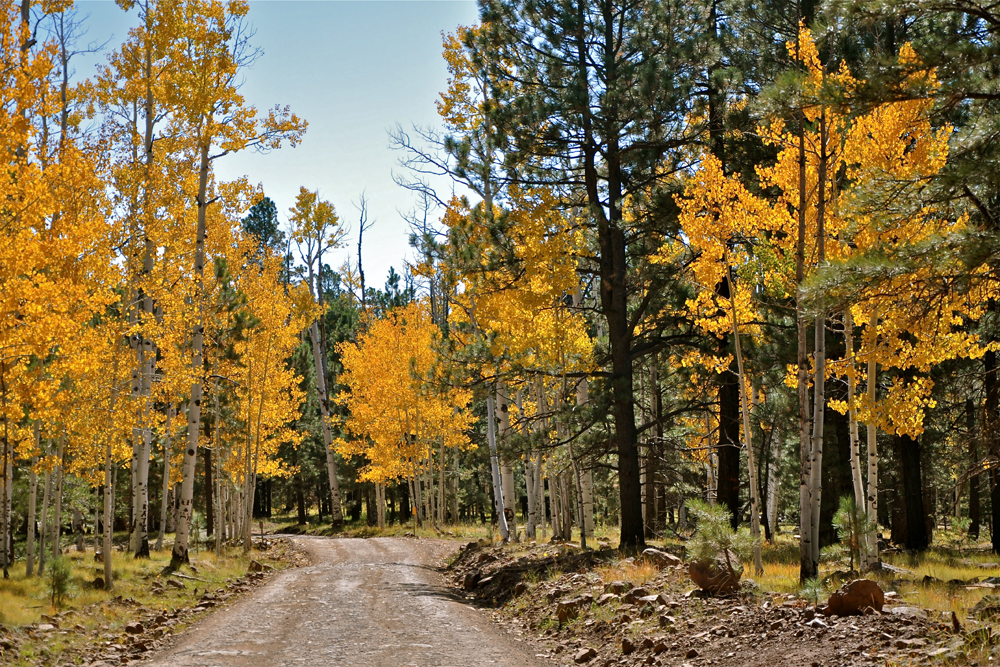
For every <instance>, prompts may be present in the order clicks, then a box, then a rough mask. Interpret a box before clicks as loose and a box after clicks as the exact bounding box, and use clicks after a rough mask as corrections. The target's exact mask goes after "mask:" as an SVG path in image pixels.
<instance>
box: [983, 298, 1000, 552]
mask: <svg viewBox="0 0 1000 667" xmlns="http://www.w3.org/2000/svg"><path fill="white" fill-rule="evenodd" d="M996 309H997V307H996V301H994V300H993V299H990V301H989V303H988V304H987V310H989V311H996ZM983 371H984V373H983V389H984V391H985V393H986V404H985V406H984V409H983V426H982V439H983V443H984V444H985V445H986V451H987V452H988V453H989V454H990V455H991V456H997V455H998V454H1000V451H998V450H1000V447H998V440H997V433H996V424H997V399H998V398H1000V383H998V382H997V353H996V352H994V351H993V350H989V351H987V352H986V354H984V355H983ZM997 481H998V476H997V470H996V468H991V469H990V512H991V517H990V525H991V527H992V530H991V533H992V535H991V541H992V546H993V552H994V553H997V554H1000V486H998V484H997Z"/></svg>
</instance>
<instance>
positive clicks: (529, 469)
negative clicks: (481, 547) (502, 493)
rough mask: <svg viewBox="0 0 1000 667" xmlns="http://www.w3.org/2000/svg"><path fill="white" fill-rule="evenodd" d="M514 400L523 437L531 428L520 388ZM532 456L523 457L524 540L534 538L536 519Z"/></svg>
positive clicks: (532, 454) (531, 454) (528, 434)
mask: <svg viewBox="0 0 1000 667" xmlns="http://www.w3.org/2000/svg"><path fill="white" fill-rule="evenodd" d="M514 402H515V403H516V404H517V414H518V416H519V417H520V418H521V420H522V424H523V426H522V428H523V429H524V435H525V437H527V436H530V435H531V428H530V427H529V426H528V420H527V419H525V418H524V400H523V396H522V392H521V390H520V389H518V390H517V393H516V394H515V395H514ZM533 457H534V452H532V451H529V452H528V453H527V455H526V456H525V457H524V491H525V494H526V495H527V497H528V520H527V522H526V523H525V525H524V539H526V540H533V539H535V535H536V531H535V527H536V525H537V521H538V514H537V510H536V505H535V476H534V472H535V468H534V463H533V461H532V459H533Z"/></svg>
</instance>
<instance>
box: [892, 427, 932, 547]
mask: <svg viewBox="0 0 1000 667" xmlns="http://www.w3.org/2000/svg"><path fill="white" fill-rule="evenodd" d="M896 448H897V449H896V452H897V454H898V456H899V464H900V465H899V469H900V474H901V475H902V478H903V499H902V500H903V506H904V508H905V512H906V541H905V546H906V548H907V549H911V550H914V551H926V550H927V547H928V546H930V540H929V536H928V534H927V521H926V515H925V513H924V489H923V484H922V483H921V479H922V477H921V467H920V441H919V440H918V439H917V438H914V437H912V436H910V435H897V436H896Z"/></svg>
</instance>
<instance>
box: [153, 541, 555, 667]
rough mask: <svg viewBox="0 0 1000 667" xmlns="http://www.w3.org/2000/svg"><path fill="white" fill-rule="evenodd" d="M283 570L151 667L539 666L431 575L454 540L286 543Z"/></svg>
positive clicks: (190, 634) (529, 652)
mask: <svg viewBox="0 0 1000 667" xmlns="http://www.w3.org/2000/svg"><path fill="white" fill-rule="evenodd" d="M295 541H296V543H297V544H298V545H299V546H301V547H302V548H304V549H306V550H307V551H308V552H309V554H310V555H311V557H312V559H313V565H311V566H309V567H301V568H297V569H291V570H286V571H284V572H281V573H279V574H278V575H277V576H275V577H274V578H273V579H272V580H271V581H270V582H269V583H268V584H267V585H266V586H264V587H263V588H260V589H258V590H256V591H254V592H253V593H251V594H250V595H249V596H248V597H247V598H245V599H243V600H241V601H240V602H238V603H236V604H234V605H233V606H232V607H230V608H228V609H225V610H222V611H219V612H218V613H215V614H212V615H211V616H210V617H209V618H207V619H205V620H204V621H202V622H200V623H198V624H197V625H196V626H195V627H193V628H192V629H190V630H189V631H188V632H186V633H184V634H183V635H181V636H180V637H179V638H178V640H177V642H176V643H175V644H174V645H173V646H172V647H170V648H168V649H165V650H164V651H162V652H160V653H159V654H157V655H155V656H153V659H152V661H151V662H149V663H146V664H147V665H150V664H151V665H153V666H154V667H168V666H169V667H224V666H225V667H228V666H230V665H232V666H235V665H240V666H241V667H283V666H285V665H289V666H291V665H306V666H310V667H311V666H313V665H317V666H319V665H331V666H332V665H344V666H353V665H359V666H382V665H385V666H386V667H389V666H392V667H396V666H397V665H400V666H402V665H419V666H421V667H429V666H445V665H454V666H456V667H458V666H463V667H464V666H473V665H475V666H478V665H502V666H504V667H541V666H542V665H551V664H552V663H550V662H547V661H545V660H543V659H542V658H536V657H534V653H533V651H532V650H531V648H530V647H529V646H528V645H526V644H520V643H518V642H516V641H515V640H514V639H512V638H511V637H509V636H507V635H505V634H503V633H502V632H501V631H499V630H497V629H496V628H495V627H494V626H493V625H492V624H491V623H490V620H489V617H488V616H487V615H486V613H485V612H483V611H479V610H477V609H475V608H473V607H469V606H468V605H466V604H463V603H462V602H461V601H459V600H458V599H456V598H455V597H454V596H453V593H452V590H451V589H449V588H448V587H447V586H446V585H445V582H444V581H443V579H442V577H441V576H440V575H439V574H438V572H437V571H436V569H435V568H436V566H438V565H440V564H441V559H442V558H444V557H445V556H447V555H448V554H449V553H450V552H451V551H453V550H454V548H455V545H454V543H447V542H441V541H434V540H423V539H421V540H415V539H407V538H375V539H326V538H313V537H296V538H295Z"/></svg>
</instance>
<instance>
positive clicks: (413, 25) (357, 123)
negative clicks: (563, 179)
mask: <svg viewBox="0 0 1000 667" xmlns="http://www.w3.org/2000/svg"><path fill="white" fill-rule="evenodd" d="M78 6H79V8H80V11H81V13H82V14H90V19H89V20H88V21H87V25H88V27H89V32H88V34H87V36H86V40H87V41H96V42H104V41H105V40H109V39H110V40H111V41H110V43H109V44H108V46H107V49H108V50H110V49H112V48H115V47H117V45H118V44H120V42H121V41H122V39H123V38H124V37H125V35H126V33H127V31H128V28H129V26H130V25H131V24H132V22H133V21H134V20H135V12H134V11H133V12H130V13H129V14H128V15H126V14H125V13H124V12H122V11H121V10H120V9H119V8H118V6H117V5H116V4H115V3H114V2H111V1H110V0H85V1H83V2H80V3H79V4H78ZM249 18H250V20H251V22H252V23H253V25H254V27H255V29H256V31H257V32H256V36H255V38H254V40H253V41H254V43H255V44H256V45H257V46H259V47H260V48H261V49H263V51H264V55H263V57H262V58H260V59H259V60H258V61H257V62H256V63H255V64H254V66H253V68H252V69H251V70H248V71H247V74H246V83H245V85H244V87H243V90H242V92H243V94H244V95H245V97H246V98H247V101H248V102H250V103H251V104H253V105H255V106H257V107H258V108H259V109H266V108H267V107H269V106H273V105H274V104H281V105H285V104H288V105H290V106H291V108H292V110H293V111H294V112H295V113H297V114H298V115H299V116H301V117H302V118H304V119H306V120H307V121H308V122H309V130H308V132H307V133H306V136H305V139H304V141H303V142H302V143H301V144H299V145H298V146H297V147H296V148H282V149H281V150H279V151H275V152H272V153H269V154H267V155H258V154H252V153H247V154H242V155H234V156H227V157H225V158H222V159H221V160H218V161H217V162H216V172H217V174H218V175H219V176H220V177H221V178H232V177H235V176H240V175H244V174H245V175H247V176H249V178H250V180H251V182H260V183H261V184H262V185H263V187H264V192H265V193H266V194H267V195H268V196H269V197H271V198H272V199H273V200H274V201H275V203H276V204H277V205H278V211H279V213H280V214H281V218H282V221H283V222H285V221H287V215H286V212H287V210H288V208H289V207H290V206H291V205H292V203H293V202H294V200H295V195H296V194H297V193H298V190H299V187H300V186H306V187H307V188H309V189H311V190H315V189H317V188H319V190H320V195H321V196H322V197H323V198H324V199H329V200H330V201H332V202H333V203H334V204H335V205H336V207H337V210H338V212H339V213H340V214H341V217H342V218H343V219H345V220H346V221H347V222H349V223H350V225H351V235H350V237H349V238H348V243H350V244H351V245H356V243H357V237H356V235H355V233H356V229H357V221H356V216H357V212H356V210H355V209H354V206H353V205H352V201H357V199H358V196H359V195H360V194H361V192H362V191H363V190H364V191H366V194H367V197H368V200H369V210H370V215H371V217H374V218H375V220H376V222H375V226H374V227H373V228H372V229H371V230H370V231H369V232H366V234H365V243H364V248H365V250H364V263H365V275H366V277H367V278H368V284H370V285H373V286H378V287H381V285H382V283H383V282H384V279H385V276H386V274H387V273H388V271H389V267H390V266H395V267H396V270H397V271H400V272H401V270H402V266H403V258H404V257H409V256H410V255H411V253H410V249H409V246H408V233H407V229H406V223H405V222H404V221H403V220H402V219H401V218H400V215H399V211H404V212H405V211H409V210H410V209H411V208H412V207H413V203H414V198H413V196H412V195H411V194H410V193H409V192H407V191H405V190H403V189H402V188H399V187H398V186H396V185H395V184H394V183H393V181H392V172H393V170H394V169H395V170H397V171H398V167H397V166H396V160H397V158H398V156H397V154H396V153H395V152H393V151H392V150H390V148H389V141H388V136H387V134H386V130H387V129H389V128H392V127H394V126H395V124H396V123H401V124H402V125H404V126H405V127H409V126H410V125H411V124H413V123H417V124H420V125H427V124H435V125H436V124H437V123H438V118H437V114H436V112H435V107H434V100H435V99H436V98H437V96H438V94H439V93H440V91H442V90H443V89H444V87H445V85H446V81H447V70H446V68H445V65H444V60H443V59H442V58H441V32H442V31H448V32H450V31H452V30H454V29H455V27H456V26H458V25H468V24H470V23H474V22H475V20H476V5H475V2H473V1H471V0H435V1H431V0H386V1H371V0H369V1H361V0H343V1H320V0H315V1H299V0H296V1H288V0H265V1H255V2H251V3H250V15H249ZM96 58H99V59H101V60H103V59H104V58H105V56H104V55H100V56H97V57H96ZM92 63H93V59H91V60H81V61H80V62H79V63H78V65H77V70H78V71H77V74H78V75H79V76H89V74H90V71H89V70H90V68H91V67H92ZM442 185H443V184H442ZM340 252H341V255H342V256H343V254H344V253H348V252H350V253H355V252H356V248H349V249H347V250H343V251H340ZM342 256H341V257H338V258H336V259H335V260H334V261H332V262H331V264H332V265H333V266H334V268H337V267H338V266H339V265H340V263H341V261H342V259H343V257H342ZM353 257H354V255H353V254H352V261H353Z"/></svg>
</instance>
